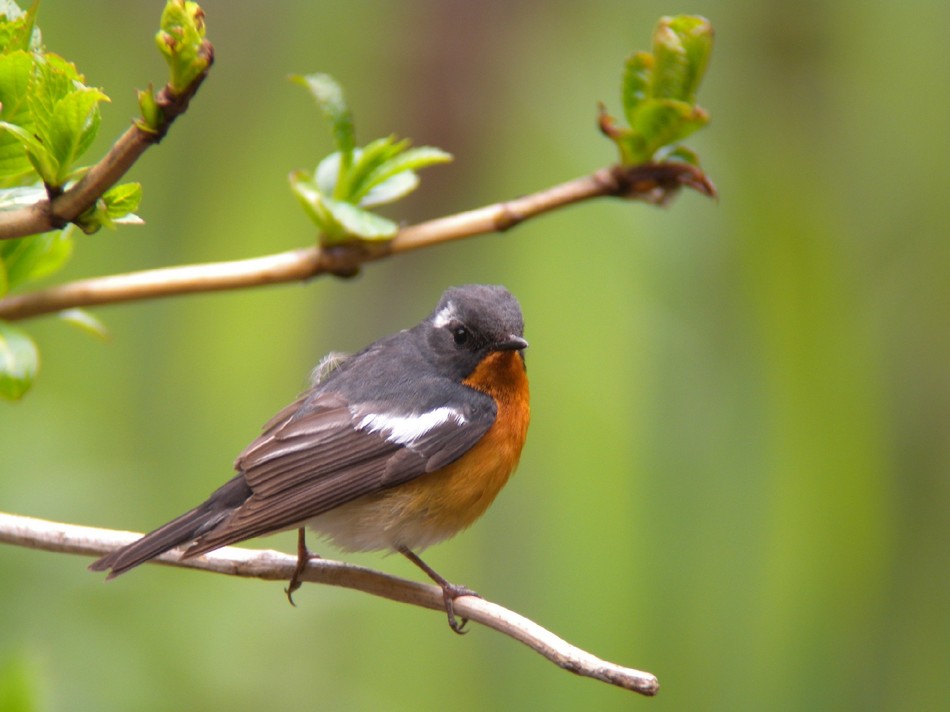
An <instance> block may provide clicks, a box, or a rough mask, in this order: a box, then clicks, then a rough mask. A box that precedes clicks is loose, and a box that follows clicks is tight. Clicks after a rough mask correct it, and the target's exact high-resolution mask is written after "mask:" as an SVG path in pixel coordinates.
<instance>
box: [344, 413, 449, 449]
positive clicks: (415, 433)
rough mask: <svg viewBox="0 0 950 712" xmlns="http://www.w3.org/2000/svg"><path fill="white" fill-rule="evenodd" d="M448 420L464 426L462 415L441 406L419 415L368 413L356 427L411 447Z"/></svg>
mask: <svg viewBox="0 0 950 712" xmlns="http://www.w3.org/2000/svg"><path fill="white" fill-rule="evenodd" d="M449 420H454V421H455V422H456V423H457V424H458V425H464V424H465V416H464V415H462V413H460V412H459V411H457V410H456V409H455V408H448V407H446V406H443V407H441V408H436V409H435V410H430V411H428V412H427V413H420V414H419V415H387V414H385V413H370V414H369V415H366V416H363V419H362V420H360V422H359V424H358V425H357V426H356V427H357V428H359V429H360V430H364V431H366V432H368V433H381V434H382V435H383V437H385V438H386V439H387V440H388V441H389V442H391V443H396V444H397V445H412V443H413V442H415V441H416V440H418V439H419V438H421V437H422V436H423V435H425V434H426V433H428V432H429V431H430V430H432V428H435V427H437V426H439V425H442V424H443V423H445V422H447V421H449Z"/></svg>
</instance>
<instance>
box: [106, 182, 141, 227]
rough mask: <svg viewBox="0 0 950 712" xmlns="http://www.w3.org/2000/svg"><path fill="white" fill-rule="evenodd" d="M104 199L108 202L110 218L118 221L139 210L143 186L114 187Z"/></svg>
mask: <svg viewBox="0 0 950 712" xmlns="http://www.w3.org/2000/svg"><path fill="white" fill-rule="evenodd" d="M102 199H103V200H105V202H106V206H107V209H108V212H109V217H111V218H112V219H113V220H117V219H119V218H122V217H124V216H126V215H128V214H129V213H133V212H135V211H136V210H138V209H139V204H140V203H141V202H142V184H141V183H120V184H119V185H114V186H112V187H111V188H109V190H107V191H106V192H105V193H104V194H103V195H102Z"/></svg>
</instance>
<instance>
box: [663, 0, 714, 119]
mask: <svg viewBox="0 0 950 712" xmlns="http://www.w3.org/2000/svg"><path fill="white" fill-rule="evenodd" d="M663 19H664V20H666V21H667V23H668V24H669V27H670V29H671V30H673V32H675V33H676V35H677V37H678V38H679V40H680V42H681V43H682V46H683V50H684V51H685V52H686V58H687V67H688V70H689V71H688V76H687V78H686V80H685V81H684V84H683V96H682V97H680V98H682V99H683V100H684V101H689V102H694V101H695V100H696V92H697V90H698V89H699V85H700V83H701V82H702V80H703V76H704V75H705V74H706V68H707V67H708V66H709V59H710V57H711V56H712V46H713V28H712V25H711V24H710V22H709V20H707V19H706V18H705V17H700V16H698V15H677V16H676V17H667V18H663Z"/></svg>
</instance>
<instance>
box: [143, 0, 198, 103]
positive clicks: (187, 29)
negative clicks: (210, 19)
mask: <svg viewBox="0 0 950 712" xmlns="http://www.w3.org/2000/svg"><path fill="white" fill-rule="evenodd" d="M204 16H205V15H204V11H203V10H202V9H201V8H200V7H198V3H196V2H190V1H188V2H185V0H168V2H167V3H166V4H165V9H164V10H163V11H162V19H161V22H160V29H159V31H158V34H156V35H155V44H157V45H158V49H159V51H160V52H161V53H162V55H163V56H164V57H165V61H166V62H167V64H168V69H169V72H170V74H171V77H170V79H169V80H168V83H169V85H170V86H171V88H172V91H174V92H175V93H177V94H182V93H184V91H185V90H186V89H188V87H190V86H191V85H192V83H193V82H194V81H195V80H196V79H197V78H198V76H199V75H200V74H202V73H203V72H205V71H206V70H207V69H208V66H209V64H210V57H209V55H208V54H207V53H206V52H205V50H204V37H205V22H204Z"/></svg>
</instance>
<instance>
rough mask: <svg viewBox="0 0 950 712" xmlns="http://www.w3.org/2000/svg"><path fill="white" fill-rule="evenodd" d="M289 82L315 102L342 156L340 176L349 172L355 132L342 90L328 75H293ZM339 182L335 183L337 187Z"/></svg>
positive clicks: (354, 145) (354, 144)
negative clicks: (306, 93) (308, 93)
mask: <svg viewBox="0 0 950 712" xmlns="http://www.w3.org/2000/svg"><path fill="white" fill-rule="evenodd" d="M290 79H291V81H293V82H295V83H297V84H299V85H300V86H302V87H305V88H306V89H307V90H308V91H309V92H310V95H311V96H312V97H313V98H314V99H315V100H316V102H317V105H318V106H319V107H320V110H321V111H322V112H323V115H324V116H325V117H326V118H327V120H328V121H329V122H330V128H331V130H332V132H333V141H334V143H335V144H336V147H337V150H338V151H339V152H340V153H341V154H342V161H341V162H340V174H341V175H343V174H344V173H345V172H346V171H347V170H349V167H350V163H351V161H352V156H353V149H354V148H355V147H356V131H355V129H354V128H353V116H352V115H351V114H350V109H349V107H348V106H347V105H346V99H345V98H344V96H343V89H342V88H341V87H340V85H339V84H337V82H336V80H335V79H333V77H331V76H330V75H329V74H308V75H306V76H303V75H299V74H295V75H293V76H291V77H290ZM339 183H340V181H339V180H338V181H337V184H338V185H339Z"/></svg>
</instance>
